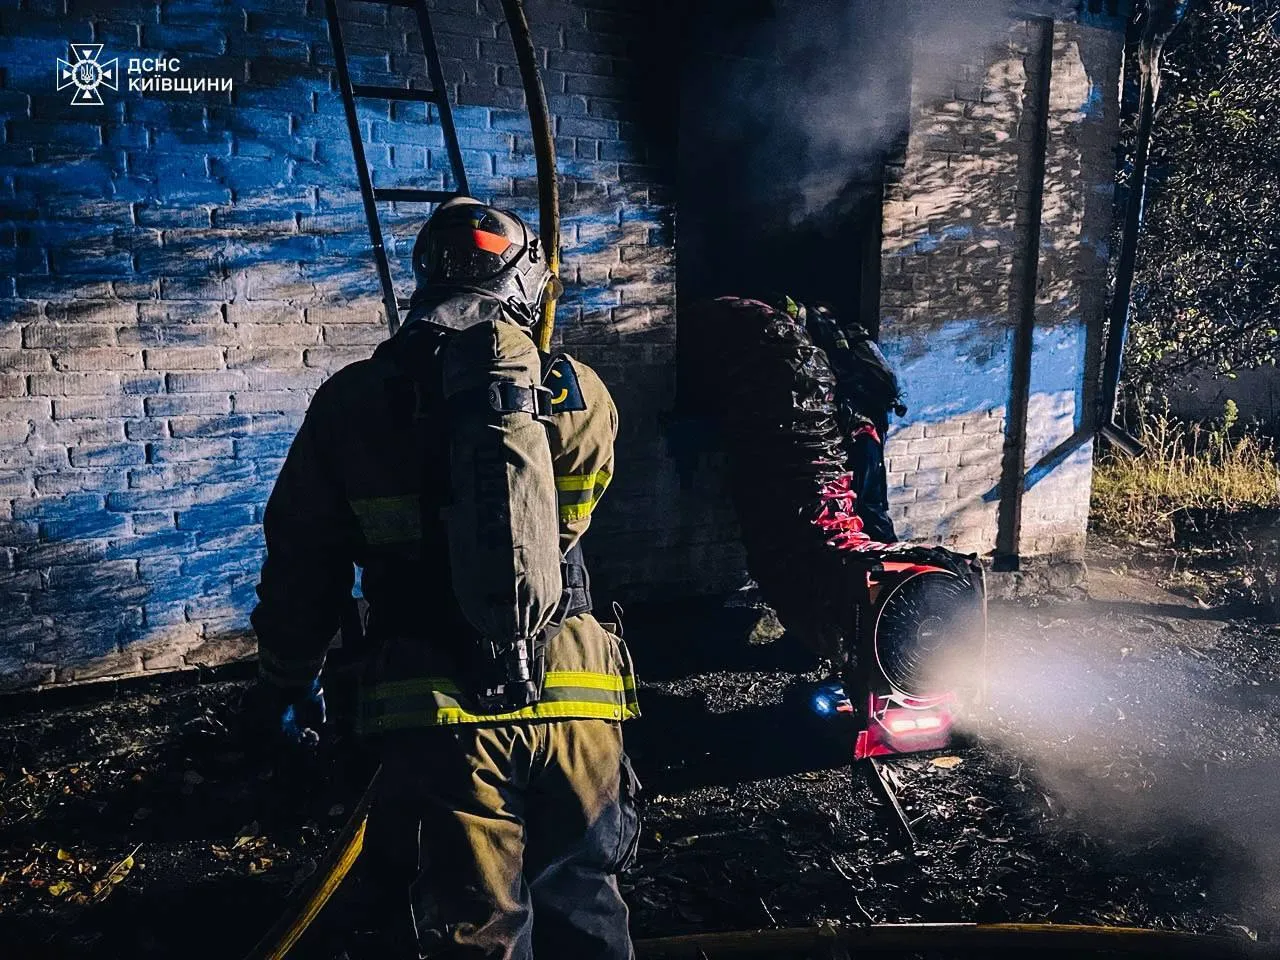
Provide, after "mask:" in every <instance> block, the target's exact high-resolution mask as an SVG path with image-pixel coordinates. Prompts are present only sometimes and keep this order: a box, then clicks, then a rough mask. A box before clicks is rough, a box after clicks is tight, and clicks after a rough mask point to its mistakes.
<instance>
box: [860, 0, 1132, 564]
mask: <svg viewBox="0 0 1280 960" xmlns="http://www.w3.org/2000/svg"><path fill="white" fill-rule="evenodd" d="M1049 12H1054V11H1049ZM1057 12H1061V11H1057ZM1098 19H1099V20H1100V21H1105V22H1098V23H1095V22H1091V21H1090V20H1089V19H1088V18H1086V19H1085V21H1084V22H1080V21H1077V20H1075V19H1074V18H1072V19H1068V20H1065V21H1060V22H1058V23H1056V24H1055V25H1054V27H1053V31H1054V32H1053V41H1052V60H1051V62H1050V63H1049V64H1047V65H1046V64H1043V63H1042V62H1041V60H1042V53H1041V50H1040V46H1039V44H1038V43H1037V42H1036V37H1037V32H1036V31H1037V30H1038V27H1037V26H1036V24H1035V23H1033V22H1032V21H1029V20H1017V21H1013V22H1011V24H1010V29H1009V31H1008V33H1007V34H1005V35H1002V36H1000V37H998V38H996V39H995V40H993V41H992V42H990V43H988V44H986V45H985V46H984V47H983V48H982V49H978V50H975V51H974V56H973V57H971V58H967V62H964V63H962V64H959V65H958V68H955V69H949V72H948V74H947V75H946V76H945V77H942V78H939V77H937V76H932V75H929V74H924V73H917V75H916V78H915V82H914V89H913V102H912V122H911V134H910V138H909V141H908V143H907V147H906V150H905V153H904V156H903V157H902V158H901V164H900V166H899V167H898V168H897V169H896V171H895V172H894V177H893V180H894V182H893V183H892V184H891V185H890V186H889V187H888V188H887V190H886V201H885V208H884V243H883V250H882V270H883V282H882V290H881V305H882V310H881V318H882V321H881V322H882V328H881V329H882V345H883V346H884V349H885V352H886V354H887V355H888V356H889V357H890V359H891V360H893V361H894V362H895V363H896V364H897V366H898V367H899V368H900V370H901V372H902V375H903V378H904V380H905V382H906V386H907V390H908V394H909V400H910V405H911V409H910V412H909V414H908V416H907V418H905V419H904V420H902V421H899V422H898V424H897V425H896V426H895V427H894V428H892V429H891V430H890V433H889V437H888V440H887V453H888V467H889V472H890V487H891V490H890V501H891V507H892V510H893V514H894V517H895V520H896V521H897V522H898V523H899V524H900V531H901V532H902V533H903V534H904V535H906V536H911V537H929V538H933V537H938V538H940V539H941V540H942V541H944V542H947V543H950V544H953V545H955V546H957V547H959V548H961V549H965V550H975V551H978V552H980V553H989V552H991V551H992V549H993V548H994V546H995V542H996V534H997V524H998V515H999V501H1000V495H1001V490H1000V479H1001V460H1002V454H1003V450H1004V446H1005V427H1006V423H1005V417H1006V407H1007V404H1008V402H1009V392H1010V378H1011V375H1012V371H1011V362H1012V349H1013V339H1014V324H1015V323H1016V317H1017V307H1016V300H1017V290H1018V287H1019V284H1020V283H1022V282H1023V281H1024V280H1025V278H1026V272H1027V271H1028V270H1031V269H1034V270H1035V271H1036V273H1035V282H1036V300H1035V321H1034V324H1035V325H1034V334H1033V338H1032V342H1033V353H1032V367H1031V398H1030V404H1029V411H1028V429H1027V449H1026V454H1025V457H1024V462H1023V468H1024V471H1025V483H1026V486H1027V490H1026V495H1025V498H1024V501H1023V515H1022V523H1021V536H1020V539H1019V543H1018V548H1019V552H1020V553H1021V554H1022V556H1023V557H1026V558H1037V557H1056V558H1065V559H1078V558H1079V556H1080V554H1081V552H1082V550H1083V546H1084V536H1085V528H1086V524H1087V520H1088V505H1089V491H1090V478H1091V463H1092V438H1091V435H1090V432H1089V416H1090V411H1091V408H1092V402H1093V400H1092V398H1093V394H1092V385H1091V383H1090V381H1089V377H1088V374H1089V372H1090V371H1094V372H1096V369H1097V366H1096V364H1097V350H1098V336H1099V330H1100V327H1101V322H1102V318H1103V311H1104V309H1105V303H1104V297H1105V291H1106V264H1107V249H1106V238H1107V236H1108V232H1109V227H1110V222H1111V221H1110V217H1111V197H1112V183H1113V169H1114V166H1113V164H1114V155H1113V153H1112V149H1113V146H1114V143H1115V136H1116V131H1117V129H1118V105H1117V103H1116V98H1117V93H1118V69H1119V64H1120V51H1121V43H1122V40H1123V34H1122V32H1121V31H1119V30H1117V29H1116V28H1117V26H1118V25H1119V24H1118V23H1117V22H1116V20H1115V18H1114V17H1112V18H1110V19H1106V18H1098ZM1046 66H1047V68H1048V69H1047V77H1048V83H1049V89H1048V91H1047V100H1048V111H1049V113H1048V116H1047V118H1040V117H1037V116H1036V111H1037V110H1038V109H1039V106H1038V105H1039V104H1040V102H1041V101H1042V96H1043V95H1044V94H1045V91H1042V90H1040V89H1039V84H1040V82H1041V77H1042V76H1044V70H1043V68H1044V67H1046ZM940 81H941V82H940ZM1041 120H1043V121H1044V122H1046V123H1047V130H1048V136H1047V146H1048V149H1047V154H1046V158H1045V175H1044V181H1043V207H1042V210H1041V213H1040V219H1039V223H1038V226H1039V247H1038V249H1037V250H1032V249H1030V243H1031V242H1032V232H1031V227H1032V219H1031V218H1032V215H1033V212H1034V211H1033V207H1032V206H1031V204H1030V198H1031V196H1032V192H1033V190H1034V189H1035V184H1033V182H1032V177H1033V176H1034V172H1033V171H1034V168H1033V165H1032V164H1031V163H1030V161H1031V159H1032V158H1031V153H1032V149H1033V143H1032V141H1033V136H1032V126H1033V124H1035V123H1036V122H1039V121H1041Z"/></svg>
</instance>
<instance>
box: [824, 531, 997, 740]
mask: <svg viewBox="0 0 1280 960" xmlns="http://www.w3.org/2000/svg"><path fill="white" fill-rule="evenodd" d="M866 559H868V560H871V561H872V562H870V563H868V564H867V565H866V566H865V567H863V568H862V569H861V570H856V569H855V571H854V576H855V580H856V581H857V582H856V584H855V590H856V591H857V592H858V593H859V594H860V596H858V597H857V598H856V608H855V615H856V623H855V626H854V638H855V642H854V648H853V650H852V651H851V652H852V654H853V655H852V656H851V658H850V662H849V664H848V667H847V669H846V674H845V685H846V686H845V689H846V690H847V691H848V693H849V695H850V697H849V700H850V702H849V705H848V707H847V708H846V709H848V710H850V711H851V712H852V713H853V714H854V716H855V719H856V720H857V721H858V734H857V739H856V741H855V743H854V759H856V760H862V759H865V758H867V757H880V756H887V755H891V754H898V753H915V752H919V751H924V750H940V749H943V748H944V747H946V746H947V745H948V744H949V743H950V740H951V735H952V728H953V725H954V723H955V720H956V719H957V717H958V716H959V714H960V713H961V712H962V711H963V710H965V709H970V708H972V707H973V706H975V705H977V704H978V703H980V702H981V700H982V699H983V697H984V695H985V670H984V663H985V659H986V638H987V611H986V586H985V582H984V579H983V573H982V566H981V564H979V563H978V561H977V558H976V557H964V556H961V555H959V554H955V553H952V552H951V551H948V550H944V549H942V548H940V547H911V548H908V549H907V550H895V551H892V552H890V553H887V554H885V555H883V556H882V557H878V558H875V559H874V560H873V559H872V558H871V557H868V558H866ZM842 706H843V704H842Z"/></svg>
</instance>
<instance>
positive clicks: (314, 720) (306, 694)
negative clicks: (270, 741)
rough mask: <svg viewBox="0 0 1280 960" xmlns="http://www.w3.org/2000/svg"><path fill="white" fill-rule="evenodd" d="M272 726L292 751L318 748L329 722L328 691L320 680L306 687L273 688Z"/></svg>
mask: <svg viewBox="0 0 1280 960" xmlns="http://www.w3.org/2000/svg"><path fill="white" fill-rule="evenodd" d="M273 692H274V697H273V709H272V716H271V719H272V722H273V724H274V726H275V730H274V731H273V733H274V735H275V736H276V738H277V739H279V740H280V741H281V742H282V743H283V744H284V745H286V746H291V747H314V746H316V745H317V744H319V742H320V730H321V728H322V727H323V726H324V721H325V704H324V688H323V687H321V686H320V679H319V678H318V677H317V678H316V679H315V680H314V681H312V683H311V685H310V686H306V687H274V688H273Z"/></svg>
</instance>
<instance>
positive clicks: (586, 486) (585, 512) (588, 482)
mask: <svg viewBox="0 0 1280 960" xmlns="http://www.w3.org/2000/svg"><path fill="white" fill-rule="evenodd" d="M612 479H613V476H612V474H610V473H609V471H608V470H597V471H596V472H595V473H575V474H569V475H567V476H563V477H556V498H557V500H558V501H559V503H560V520H561V522H562V523H572V522H574V521H575V520H585V519H587V518H588V517H590V516H591V511H592V510H594V509H595V506H596V504H597V503H599V502H600V498H601V497H602V496H604V491H605V489H606V488H607V487H608V486H609V481H610V480H612Z"/></svg>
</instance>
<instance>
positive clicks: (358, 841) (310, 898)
mask: <svg viewBox="0 0 1280 960" xmlns="http://www.w3.org/2000/svg"><path fill="white" fill-rule="evenodd" d="M377 783H378V774H377V773H375V774H374V775H373V779H372V780H370V781H369V786H368V788H367V789H366V790H365V793H364V796H363V797H361V798H360V803H359V804H358V805H357V806H356V809H355V812H354V813H352V815H351V818H350V819H349V820H348V821H347V823H346V826H344V827H343V828H342V832H341V833H340V834H338V837H337V839H336V840H334V842H333V845H332V846H330V847H329V850H328V852H327V853H326V854H325V858H324V860H322V861H321V862H320V863H319V864H317V866H316V872H315V873H314V874H312V877H311V882H310V884H309V885H308V886H307V887H304V888H303V889H302V890H301V891H299V892H298V893H297V894H295V895H294V896H293V898H292V899H290V901H289V903H288V905H287V906H286V907H285V911H284V913H283V914H281V915H280V919H278V920H277V921H276V922H275V924H274V925H272V927H271V929H270V930H268V931H267V933H266V935H265V936H264V937H263V938H262V939H261V940H259V941H258V943H257V944H256V945H255V946H254V948H253V949H252V950H251V951H249V953H248V954H247V955H246V956H245V960H283V957H284V956H285V955H286V954H288V952H289V951H290V950H292V949H293V947H294V945H295V944H296V943H297V942H298V941H299V940H300V939H301V938H302V935H303V934H304V933H306V931H307V927H309V926H311V922H312V921H313V920H315V918H316V917H317V916H319V914H320V911H321V910H323V909H324V907H325V904H327V903H328V902H329V898H330V897H332V896H333V894H334V891H336V890H337V889H338V887H340V886H341V885H342V881H343V880H345V879H346V877H347V874H348V873H350V872H351V867H352V866H353V865H354V864H355V862H356V860H357V859H358V858H359V856H360V851H361V850H363V849H364V831H365V826H366V825H367V824H368V822H369V804H370V802H371V801H372V799H373V793H374V788H375V786H376V785H377Z"/></svg>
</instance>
